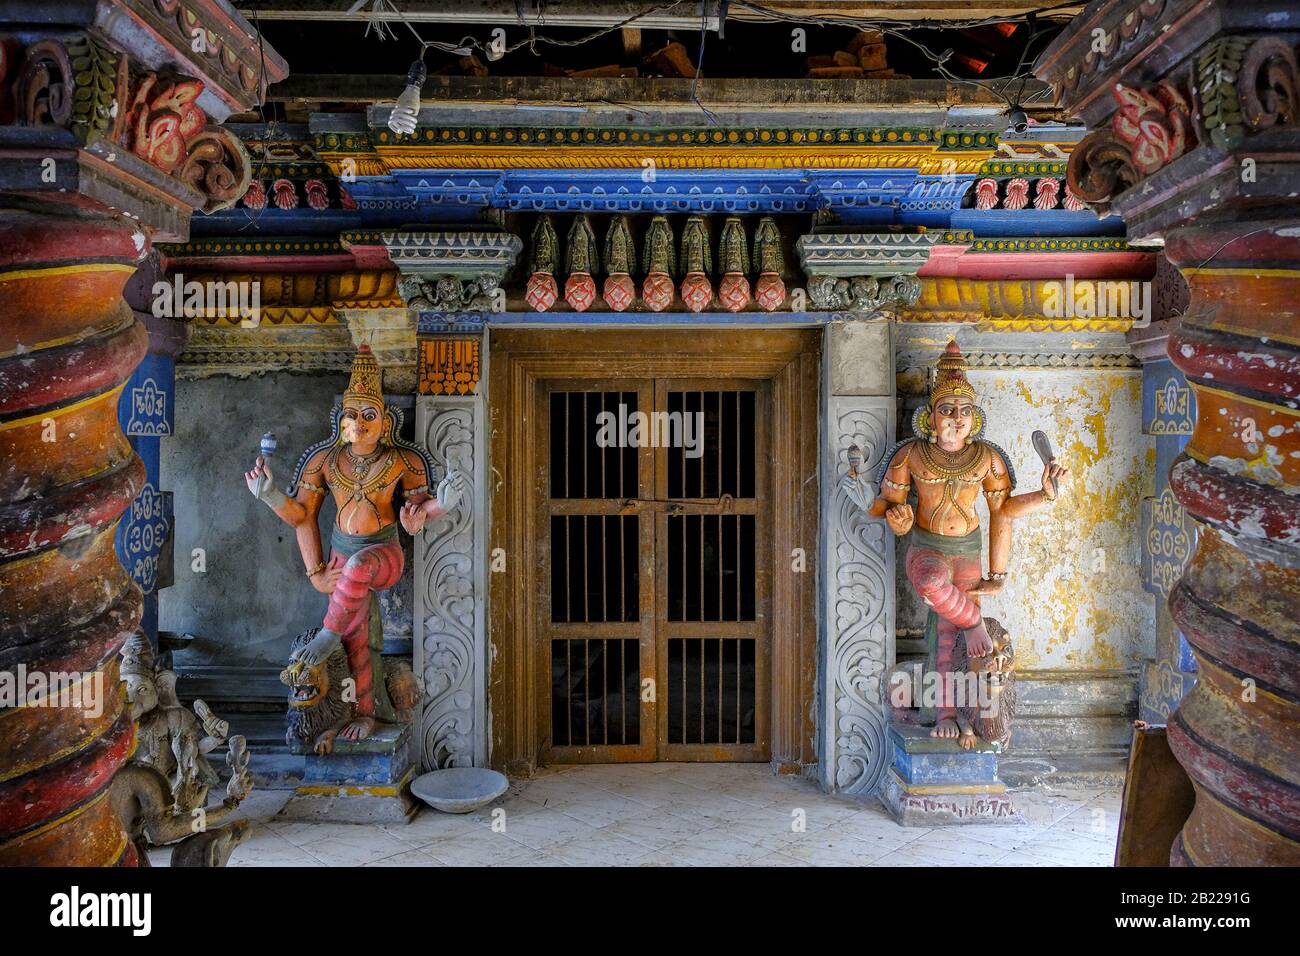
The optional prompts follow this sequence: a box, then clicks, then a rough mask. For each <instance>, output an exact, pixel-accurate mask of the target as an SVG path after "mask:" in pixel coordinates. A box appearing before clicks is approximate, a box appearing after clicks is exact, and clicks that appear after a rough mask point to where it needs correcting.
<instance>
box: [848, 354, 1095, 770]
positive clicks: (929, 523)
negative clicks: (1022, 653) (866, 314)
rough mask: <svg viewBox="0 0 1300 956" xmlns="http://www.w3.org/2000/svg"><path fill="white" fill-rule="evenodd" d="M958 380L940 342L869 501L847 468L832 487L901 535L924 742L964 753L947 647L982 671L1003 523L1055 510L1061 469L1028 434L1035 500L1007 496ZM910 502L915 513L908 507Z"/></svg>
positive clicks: (1003, 555)
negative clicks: (930, 688) (986, 603)
mask: <svg viewBox="0 0 1300 956" xmlns="http://www.w3.org/2000/svg"><path fill="white" fill-rule="evenodd" d="M966 371H967V364H966V359H965V358H964V357H963V356H962V354H961V350H960V349H959V348H958V347H957V343H956V341H950V342H949V343H948V346H947V348H946V349H945V350H944V353H943V355H942V356H941V357H940V358H939V363H938V369H937V371H936V374H935V377H934V380H933V382H932V384H931V386H930V400H929V402H928V404H926V405H923V406H922V407H920V408H918V409H917V410H916V414H915V415H914V416H913V418H912V430H913V431H914V432H915V433H916V435H917V437H916V438H909V439H907V440H906V441H902V442H899V443H898V444H897V445H896V446H895V447H894V448H893V449H891V450H890V452H889V454H887V455H886V456H885V457H884V459H883V460H882V462H881V465H880V470H879V472H878V474H877V476H876V484H877V486H878V488H879V494H878V495H873V494H871V490H872V489H871V488H870V486H869V485H868V484H867V483H866V482H865V481H864V480H863V478H862V476H860V475H859V474H857V468H856V467H851V468H850V471H849V473H848V474H847V475H845V476H844V478H843V479H842V480H841V487H843V488H844V490H845V493H846V494H847V495H848V496H849V498H850V499H851V500H852V501H853V502H854V503H855V504H857V505H858V507H860V508H862V509H863V510H864V511H866V512H867V513H868V514H870V515H871V516H872V517H876V518H880V517H883V518H884V519H885V521H886V522H887V523H888V525H889V527H890V529H891V530H892V531H893V532H894V533H895V534H897V535H900V536H901V535H905V534H908V533H909V532H910V534H911V545H910V547H909V548H908V551H907V559H906V570H907V578H908V580H909V581H910V582H911V584H912V587H913V589H915V591H916V593H917V594H918V595H919V596H920V597H921V599H922V600H923V601H924V602H925V603H926V605H927V606H929V608H930V614H929V619H928V621H927V627H926V632H927V637H928V638H930V639H931V641H932V643H931V645H930V646H931V647H932V649H933V651H932V653H933V664H932V666H933V668H934V670H935V671H936V672H937V673H938V674H939V675H940V677H941V680H940V681H939V689H940V694H939V700H938V701H937V706H936V707H935V727H934V730H932V731H931V736H933V737H944V738H959V742H960V743H961V745H962V746H963V747H967V748H969V747H972V746H974V744H975V741H976V734H975V730H974V728H973V727H972V726H971V723H970V720H969V719H968V718H967V716H966V715H965V714H963V713H961V711H960V710H959V709H958V707H957V701H956V700H955V685H956V681H955V680H953V679H951V678H952V675H953V664H954V652H955V651H957V650H959V648H958V647H957V641H959V640H962V641H964V642H965V648H964V650H965V654H964V655H959V656H961V657H965V658H966V659H967V660H968V661H969V662H970V667H971V669H972V670H980V669H987V668H988V665H987V664H986V663H981V661H984V660H985V659H989V658H991V657H992V655H993V654H994V651H995V647H994V641H993V639H992V638H991V637H990V636H989V631H988V628H987V627H986V626H985V623H984V617H983V615H982V613H981V611H980V603H979V602H980V598H982V597H983V596H985V595H989V594H997V593H998V592H999V591H1001V590H1002V588H1003V585H1004V583H1005V581H1006V577H1007V565H1008V562H1009V560H1010V557H1011V526H1012V523H1013V522H1014V521H1015V520H1016V519H1017V518H1021V517H1024V516H1025V515H1027V514H1031V513H1033V512H1035V511H1037V510H1039V509H1040V508H1043V507H1044V506H1046V505H1047V504H1049V503H1051V502H1053V501H1055V500H1056V497H1057V490H1058V488H1059V487H1060V481H1061V480H1062V479H1064V478H1065V477H1066V476H1067V475H1068V474H1069V469H1067V468H1065V467H1063V466H1062V465H1059V464H1057V462H1056V459H1055V458H1054V457H1052V455H1051V446H1050V444H1049V443H1048V442H1047V439H1046V436H1044V435H1042V434H1041V433H1035V436H1034V444H1035V447H1036V448H1037V449H1038V451H1039V454H1040V456H1041V457H1042V458H1043V484H1042V490H1041V491H1033V492H1028V493H1026V494H1020V495H1014V496H1013V495H1012V494H1011V492H1012V491H1013V490H1014V489H1015V486H1016V479H1015V473H1014V472H1013V471H1012V469H1011V465H1010V463H1009V462H1008V461H1007V456H1006V453H1005V452H1003V451H1002V449H1000V448H999V447H998V446H997V445H995V444H993V443H992V442H990V441H988V440H986V439H985V438H983V433H984V426H985V417H984V412H983V411H982V410H981V409H980V408H979V407H978V406H977V405H976V404H975V389H974V387H973V386H972V385H971V384H970V382H969V381H968V380H967V378H966ZM852 458H853V455H852V450H850V461H851V462H852ZM859 458H860V455H859ZM981 492H983V494H984V498H985V500H986V501H987V503H988V510H989V556H988V567H989V570H988V574H987V576H986V575H984V574H983V570H982V569H983V562H982V555H981V551H982V546H981V541H980V528H979V516H978V514H977V513H976V510H975V501H976V499H977V498H978V496H979V494H980V493H981ZM913 493H915V496H916V508H915V510H913V508H912V505H911V504H909V497H910V496H911V495H912V494H913Z"/></svg>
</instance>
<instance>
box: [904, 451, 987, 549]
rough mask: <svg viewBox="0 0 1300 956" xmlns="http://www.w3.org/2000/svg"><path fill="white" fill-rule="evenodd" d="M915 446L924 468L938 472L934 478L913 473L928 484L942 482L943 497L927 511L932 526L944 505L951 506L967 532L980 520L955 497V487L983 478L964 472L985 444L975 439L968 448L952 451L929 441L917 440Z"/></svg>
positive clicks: (979, 456) (967, 471) (946, 507)
mask: <svg viewBox="0 0 1300 956" xmlns="http://www.w3.org/2000/svg"><path fill="white" fill-rule="evenodd" d="M916 447H917V450H918V451H919V452H920V455H921V462H922V463H923V464H924V465H925V467H926V469H927V470H928V471H930V472H931V473H932V474H935V475H938V477H937V478H922V477H921V476H920V475H917V476H915V477H916V479H917V481H920V482H921V483H922V484H927V485H937V484H939V483H940V482H942V483H943V498H942V499H940V501H939V503H938V504H937V505H935V506H934V510H933V511H931V512H930V522H929V523H930V526H931V527H934V526H935V525H936V524H937V522H938V520H939V518H940V516H941V514H942V513H943V512H944V511H945V510H946V509H948V508H954V509H956V511H957V513H958V514H959V515H961V518H962V521H963V522H964V523H965V526H966V531H967V533H969V532H970V530H971V529H972V528H974V527H976V526H977V525H978V524H979V520H978V519H977V518H976V517H975V515H973V514H971V513H970V512H969V511H967V510H966V509H965V508H963V507H962V506H961V504H960V503H959V502H958V501H957V494H956V489H957V485H958V484H963V485H977V484H979V483H980V481H982V480H983V479H982V477H975V478H970V477H967V476H969V475H970V474H971V473H972V472H973V471H974V470H975V465H976V464H977V462H979V460H980V458H981V456H982V455H983V454H984V446H983V445H981V444H980V443H979V442H978V441H976V442H972V443H971V446H970V447H969V448H967V449H965V450H964V451H960V452H958V453H957V454H955V455H953V454H950V453H949V452H946V451H944V450H943V449H942V448H938V447H935V448H931V447H930V443H929V442H924V441H920V442H917V443H916Z"/></svg>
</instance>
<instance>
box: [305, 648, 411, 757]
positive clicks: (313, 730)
mask: <svg viewBox="0 0 1300 956" xmlns="http://www.w3.org/2000/svg"><path fill="white" fill-rule="evenodd" d="M319 630H320V628H319V627H313V628H309V629H308V630H306V631H304V632H303V633H301V634H299V635H298V636H297V637H295V638H294V639H293V644H292V645H291V647H290V650H289V653H290V663H289V666H288V667H286V668H285V669H284V670H282V671H281V672H280V683H282V684H284V685H285V686H286V687H288V688H289V721H288V728H287V730H286V732H285V742H286V743H288V745H289V749H290V750H292V751H294V752H295V753H316V754H328V753H332V752H333V750H334V738H335V737H337V736H338V734H339V731H340V730H342V729H343V728H344V727H346V726H347V725H348V723H349V722H350V721H351V720H352V717H353V710H354V707H353V702H352V701H351V700H348V699H347V698H348V696H349V695H347V694H345V693H344V689H345V687H346V682H348V681H349V680H350V678H351V676H352V672H351V671H350V670H349V668H348V658H347V653H346V652H345V651H344V650H343V647H342V646H341V645H340V646H339V647H336V648H335V649H334V652H333V653H332V654H330V656H329V657H327V658H326V659H325V660H324V661H323V662H322V663H320V664H317V665H315V666H308V665H306V664H304V663H303V662H302V661H300V660H294V659H293V652H294V651H297V650H298V648H300V647H304V646H306V645H307V644H308V643H310V642H311V640H312V638H314V637H315V636H316V633H317V632H318V631H319ZM384 681H385V686H386V687H387V689H388V699H389V700H390V701H391V702H392V705H393V709H394V710H395V711H396V713H397V719H398V720H399V721H402V722H405V721H408V720H410V719H411V717H412V716H413V713H414V711H415V707H416V705H417V704H418V703H419V702H420V688H419V684H418V683H417V682H416V680H415V674H414V673H413V672H412V671H411V665H410V664H408V663H407V662H406V661H402V660H392V659H386V660H385V661H384Z"/></svg>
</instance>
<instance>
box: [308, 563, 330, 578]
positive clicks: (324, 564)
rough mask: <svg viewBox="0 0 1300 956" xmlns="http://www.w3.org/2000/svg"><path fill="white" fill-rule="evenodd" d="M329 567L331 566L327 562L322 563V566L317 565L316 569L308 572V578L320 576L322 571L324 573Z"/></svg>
mask: <svg viewBox="0 0 1300 956" xmlns="http://www.w3.org/2000/svg"><path fill="white" fill-rule="evenodd" d="M328 565H329V562H327V561H322V562H321V563H320V564H318V565H316V567H314V568H311V569H310V570H308V571H307V572H306V574H307V577H309V578H314V577H315V576H316V575H318V574H320V573H321V572H322V571H324V570H325V568H326V567H327V566H328Z"/></svg>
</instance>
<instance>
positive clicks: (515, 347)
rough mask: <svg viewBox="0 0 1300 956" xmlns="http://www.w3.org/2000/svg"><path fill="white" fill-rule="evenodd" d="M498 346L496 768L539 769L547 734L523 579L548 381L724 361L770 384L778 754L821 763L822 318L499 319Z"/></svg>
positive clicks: (532, 544) (491, 523)
mask: <svg viewBox="0 0 1300 956" xmlns="http://www.w3.org/2000/svg"><path fill="white" fill-rule="evenodd" d="M488 347H489V361H488V395H487V399H488V433H489V436H490V438H489V451H488V454H489V459H488V474H489V476H490V478H489V496H488V497H489V502H488V508H489V514H488V549H489V555H490V556H491V555H504V557H505V569H504V570H502V571H497V572H495V573H492V574H490V575H489V581H490V583H489V588H488V636H489V642H490V646H491V648H492V653H491V660H490V670H489V676H488V706H489V715H490V724H491V741H490V747H491V757H490V760H491V764H492V766H494V767H497V768H499V769H502V770H505V771H506V772H508V773H515V774H528V773H531V772H532V771H533V770H534V769H535V768H536V765H537V745H538V741H539V740H540V735H539V733H538V726H537V714H538V707H537V699H536V694H537V689H536V688H537V683H536V680H537V678H536V674H537V665H538V662H537V659H536V656H537V655H536V639H535V638H536V634H535V628H534V621H533V611H534V601H533V599H532V597H531V596H530V595H528V594H527V593H526V587H525V584H526V582H527V580H528V568H527V561H528V556H529V555H532V554H535V553H536V547H537V544H538V542H537V535H538V533H539V529H537V528H534V527H531V526H530V525H529V520H528V519H529V512H530V510H531V509H530V503H531V500H532V497H533V493H534V489H535V487H536V485H535V476H536V475H537V474H538V469H539V467H540V458H539V449H538V448H537V447H536V445H535V442H534V440H533V433H534V429H535V423H536V421H537V420H538V416H539V415H541V414H544V413H545V410H544V409H541V408H539V407H537V401H536V395H537V392H538V389H537V383H538V382H539V381H540V380H542V379H551V378H560V379H606V380H607V379H611V378H615V379H616V378H622V377H626V378H716V377H718V369H719V368H720V367H722V368H725V370H726V374H727V375H728V376H734V377H736V378H749V379H766V380H770V381H771V382H772V389H771V393H772V408H771V420H770V422H769V428H770V434H769V442H770V445H769V447H770V449H771V465H770V467H771V472H770V477H769V481H770V487H771V489H772V496H771V499H770V500H771V506H772V525H771V527H772V538H771V542H772V545H771V546H772V552H771V568H772V587H771V595H772V599H771V600H772V615H771V617H772V619H771V624H770V627H771V635H772V639H771V657H770V661H771V667H770V668H769V672H770V675H771V679H770V686H771V704H770V711H769V713H770V715H771V719H770V733H771V753H772V765H773V767H774V768H775V769H776V770H777V771H778V772H782V773H791V772H800V771H801V770H803V769H805V768H807V767H809V766H811V765H813V764H815V763H816V760H817V757H816V754H817V739H816V736H817V728H816V724H815V722H814V716H813V715H814V713H815V712H816V699H817V693H816V679H817V608H816V599H817V565H816V557H817V553H818V535H819V514H818V496H819V489H818V447H819V445H818V431H819V427H820V422H819V415H818V408H819V407H820V368H821V330H820V329H815V330H807V329H772V330H767V329H736V330H720V329H690V330H668V329H628V330H568V329H566V330H555V331H534V330H522V329H501V330H490V331H489V339H488ZM498 549H500V550H498ZM795 549H799V551H800V553H801V554H802V560H803V564H802V570H801V571H796V570H795V569H794V567H795V558H794V557H793V556H792V555H794V553H795ZM491 563H492V565H493V566H496V565H497V561H496V560H492V562H491Z"/></svg>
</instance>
